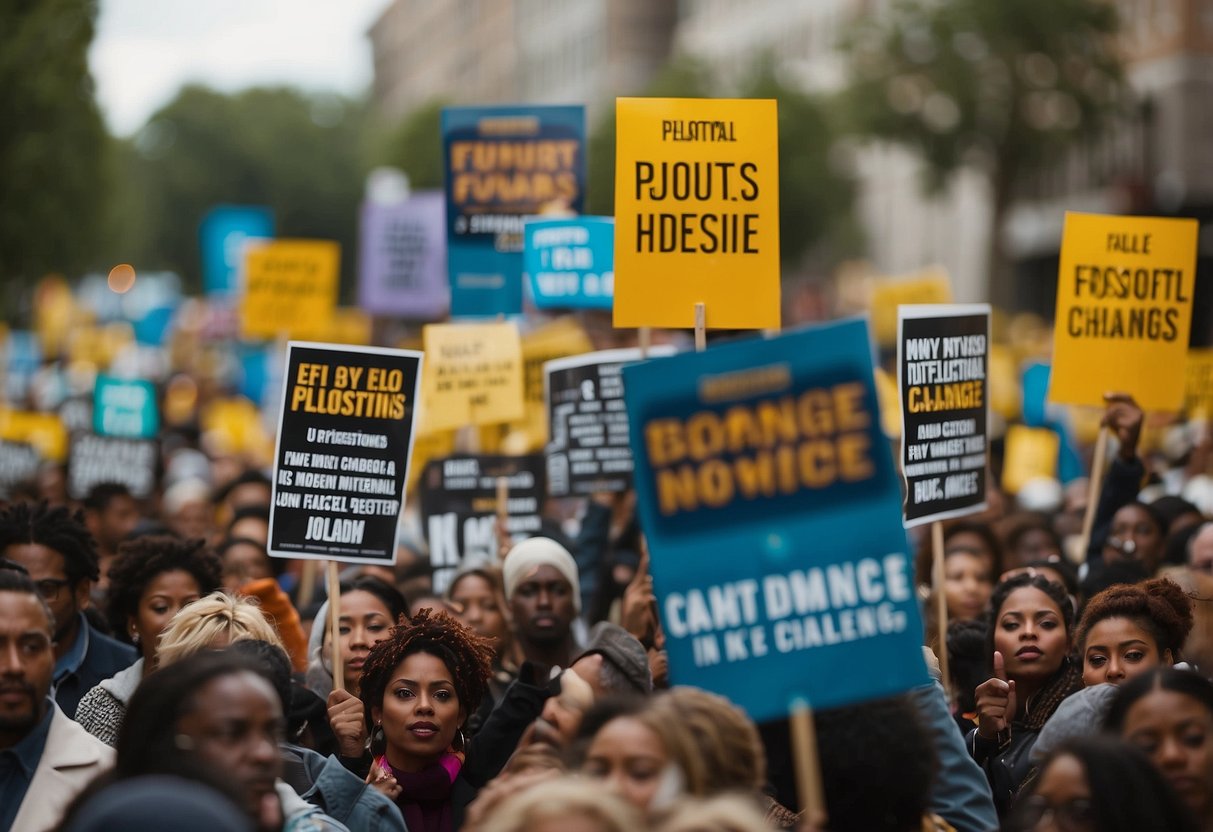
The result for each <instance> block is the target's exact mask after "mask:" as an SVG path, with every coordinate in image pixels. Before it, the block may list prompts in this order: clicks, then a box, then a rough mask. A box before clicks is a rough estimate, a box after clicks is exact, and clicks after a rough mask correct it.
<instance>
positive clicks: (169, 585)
mask: <svg viewBox="0 0 1213 832" xmlns="http://www.w3.org/2000/svg"><path fill="white" fill-rule="evenodd" d="M201 597H202V592H201V590H200V589H199V587H198V582H197V581H196V580H194V576H193V575H191V574H190V573H189V572H186V571H185V570H184V569H174V570H173V571H172V572H161V573H160V574H159V575H157V576H155V577H154V578H152V579H151V580H150V581H148V583H147V586H145V587H144V588H143V594H142V595H140V596H139V607H138V608H137V609H136V610H135V614H134V615H133V616H131V617H130V618H129V619H128V621H127V627H128V628H129V630H130V632H131V635H137V636H138V637H139V649H140V650H141V651H142V652H143V658H144V660H145V662H144V663H145V664H146V665H147V666H149V667H150V665H151V663H152V661H153V660H154V659H155V656H156V645H157V642H158V640H159V638H160V634H161V633H163V632H164V628H165V627H167V626H168V623H169V621H171V620H172V618H173V616H174V615H176V614H177V612H178V610H180V609H181V608H182V607H184V606H185V605H186V604H192V603H193V602H194V601H197V600H198V599H199V598H201Z"/></svg>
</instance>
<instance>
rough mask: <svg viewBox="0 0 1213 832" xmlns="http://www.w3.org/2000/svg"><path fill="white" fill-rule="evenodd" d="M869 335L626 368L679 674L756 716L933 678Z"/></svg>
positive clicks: (673, 673) (640, 484)
mask: <svg viewBox="0 0 1213 832" xmlns="http://www.w3.org/2000/svg"><path fill="white" fill-rule="evenodd" d="M871 349H872V348H871V345H870V342H869V339H868V329H867V323H866V321H862V320H853V321H844V322H841V323H836V324H830V325H826V326H821V327H814V328H811V329H806V330H802V331H798V332H795V333H790V334H788V335H784V336H782V337H779V338H771V339H756V340H751V341H745V342H740V343H733V344H730V345H726V346H722V347H719V348H715V349H711V350H708V351H707V352H702V353H690V354H684V355H679V356H675V357H673V358H664V359H655V360H652V361H648V362H646V363H643V364H635V365H630V366H625V367H624V370H623V377H624V390H625V396H626V400H627V410H628V419H629V423H630V430H631V435H632V449H633V454H634V458H635V484H636V495H637V507H638V509H639V511H640V518H641V525H642V527H643V528H644V530H645V533H646V535H647V536H648V542H649V549H650V552H651V553H652V564H651V570H652V574H653V585H654V589H655V591H656V594H657V598H658V608H659V610H660V612H661V620H662V624H663V626H664V629H665V633H666V649H667V650H668V651H669V658H670V678H671V681H672V682H673V683H674V684H680V685H695V686H698V687H702V688H705V689H707V690H711V691H715V692H716V693H719V694H722V695H724V696H726V697H728V698H729V699H731V700H732V701H733V702H736V703H737V704H738V705H740V706H741V707H743V708H745V709H746V711H747V712H748V713H749V714H750V716H751V718H753V719H754V720H756V721H762V720H769V719H774V718H779V717H783V716H786V715H787V713H788V712H789V709H790V706H791V704H792V703H793V702H794V701H797V700H807V701H808V703H809V704H810V705H811V706H812V707H813V708H818V709H826V708H832V707H837V706H840V705H845V704H848V703H851V702H857V701H862V700H865V699H872V698H877V697H881V696H888V695H892V694H896V693H898V692H901V691H904V690H906V689H907V688H910V687H912V686H914V685H918V684H924V683H926V682H927V678H928V677H927V673H926V666H925V663H924V662H923V658H922V648H921V645H922V626H921V623H920V620H919V615H918V607H917V602H916V599H915V595H914V590H913V587H914V574H913V559H912V557H911V554H910V548H909V542H908V540H907V538H906V533H905V529H903V528H902V524H901V488H900V485H899V482H898V477H897V472H896V470H895V468H894V466H893V459H892V456H891V454H890V452H889V446H888V443H887V441H886V440H885V439H884V436H883V435H882V433H881V429H880V413H879V410H878V405H877V400H876V389H875V384H874V381H873V370H872V353H871ZM758 680H760V683H756V682H758Z"/></svg>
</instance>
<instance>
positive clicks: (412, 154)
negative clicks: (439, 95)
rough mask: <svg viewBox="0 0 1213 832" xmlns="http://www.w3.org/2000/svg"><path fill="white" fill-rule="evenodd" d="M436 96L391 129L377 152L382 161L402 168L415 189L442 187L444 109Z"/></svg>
mask: <svg viewBox="0 0 1213 832" xmlns="http://www.w3.org/2000/svg"><path fill="white" fill-rule="evenodd" d="M445 106H447V102H445V101H442V100H439V99H435V100H433V101H429V102H427V103H425V104H423V105H422V106H421V107H420V108H418V109H417V110H415V111H413V112H412V113H411V114H410V115H408V116H407V117H406V118H404V119H403V120H402V121H401V122H400V123H399V124H398V125H396V128H395V129H394V130H391V131H389V132H388V134H387V137H386V139H385V140H384V141H383V143H382V146H381V147H379V148H377V150H376V152H375V158H376V161H377V162H378V163H379V164H383V165H391V166H393V167H397V168H400V169H401V170H402V171H404V172H405V173H407V174H408V175H409V185H410V186H411V187H412V188H413V189H414V190H422V189H438V188H441V187H442V176H443V164H442V108H443V107H445Z"/></svg>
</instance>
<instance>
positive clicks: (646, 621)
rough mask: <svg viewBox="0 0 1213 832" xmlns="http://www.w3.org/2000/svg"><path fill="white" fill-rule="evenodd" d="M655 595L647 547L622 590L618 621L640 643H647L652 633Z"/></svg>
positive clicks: (654, 621) (654, 620)
mask: <svg viewBox="0 0 1213 832" xmlns="http://www.w3.org/2000/svg"><path fill="white" fill-rule="evenodd" d="M656 603H657V596H656V595H654V594H653V577H652V576H651V575H650V574H649V552H648V549H647V548H646V549H644V551H643V552H642V553H641V555H640V566H639V567H637V569H636V574H635V575H633V576H632V580H631V581H630V582H629V583H628V586H627V589H625V590H624V591H623V604H622V610H621V612H620V623H621V624H622V625H623V629H625V630H627V631H628V632H629V633H631V634H632V635H634V636H635V637H636V639H637V640H638V641H640V642H641V643H642V644H647V643H648V642H649V641H650V640H651V637H652V634H653V625H654V624H655V623H656V619H655V618H654V616H653V610H654V605H655V604H656Z"/></svg>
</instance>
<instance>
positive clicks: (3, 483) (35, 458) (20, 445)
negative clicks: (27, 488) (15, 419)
mask: <svg viewBox="0 0 1213 832" xmlns="http://www.w3.org/2000/svg"><path fill="white" fill-rule="evenodd" d="M41 465H42V455H41V454H39V453H38V449H37V448H35V447H34V446H33V445H30V444H28V443H26V442H9V441H8V440H7V439H0V497H7V496H8V490H9V489H10V488H12V487H13V486H15V485H21V484H22V483H27V482H32V481H33V480H34V478H35V477H37V476H38V468H39V466H41Z"/></svg>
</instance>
